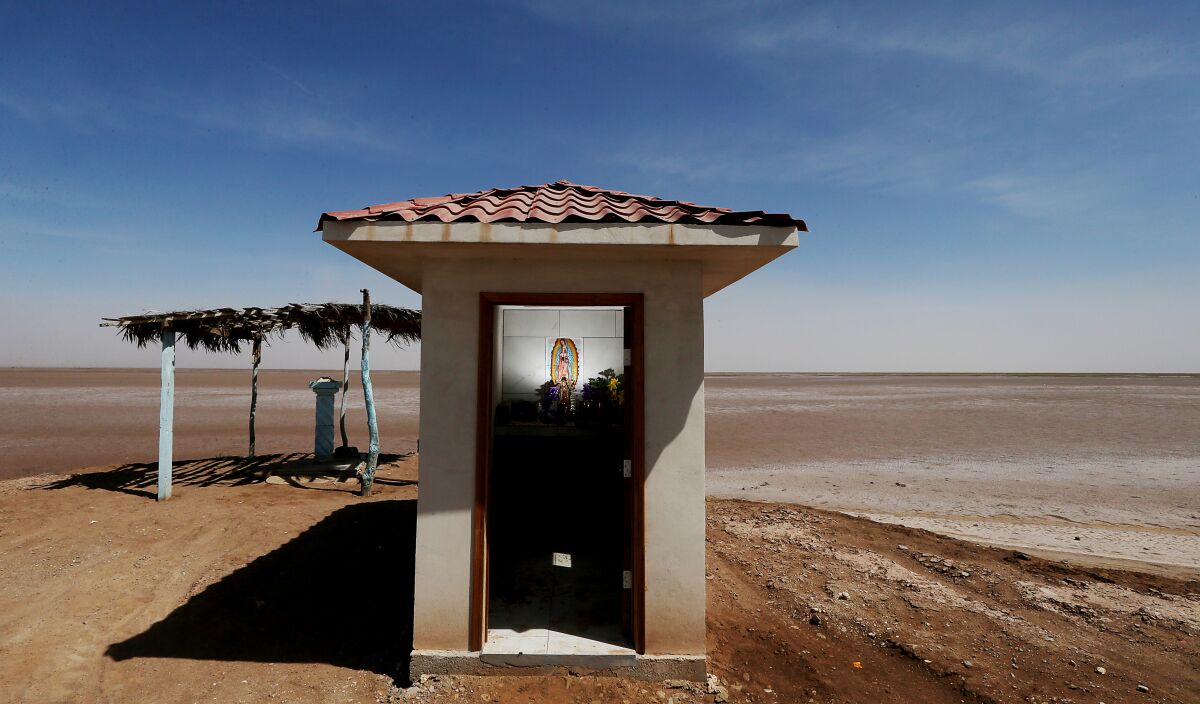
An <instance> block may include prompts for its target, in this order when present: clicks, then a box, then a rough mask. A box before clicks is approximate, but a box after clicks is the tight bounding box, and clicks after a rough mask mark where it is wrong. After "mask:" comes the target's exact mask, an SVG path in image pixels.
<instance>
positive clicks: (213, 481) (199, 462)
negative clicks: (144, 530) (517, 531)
mask: <svg viewBox="0 0 1200 704" xmlns="http://www.w3.org/2000/svg"><path fill="white" fill-rule="evenodd" d="M410 455H411V453H406V454H394V453H380V455H379V466H380V467H384V466H386V465H388V464H391V463H393V462H397V461H400V460H402V459H405V458H406V457H409V456H410ZM312 462H313V455H312V454H311V453H302V452H292V453H282V454H271V455H259V456H257V457H233V456H229V457H208V458H204V459H194V460H178V461H176V462H174V463H173V464H172V465H171V483H172V485H173V486H241V485H243V484H254V483H257V482H261V481H263V480H264V479H266V477H267V476H268V475H271V474H287V473H289V472H292V471H296V470H301V469H304V468H306V467H309V466H311V464H312ZM375 483H376V484H381V485H392V486H403V485H406V484H413V483H414V482H411V481H406V480H401V479H390V478H388V477H382V476H378V475H377V476H376V477H375ZM157 484H158V463H156V462H132V463H129V464H123V465H121V466H119V467H115V468H113V469H110V470H105V471H102V472H83V473H79V474H72V475H70V476H69V477H64V478H62V479H56V480H54V481H52V482H49V483H47V484H45V485H43V486H41V487H39V488H41V489H67V488H70V487H83V488H85V489H102V490H105V491H118V492H121V493H124V494H133V495H134V496H145V497H149V498H155V497H157V495H158V494H157V488H156V487H157ZM293 485H294V486H297V487H300V488H304V489H316V490H323V491H348V492H356V491H358V482H357V481H350V482H343V483H340V484H338V485H334V486H333V487H328V486H313V485H307V484H303V483H299V482H294V483H293Z"/></svg>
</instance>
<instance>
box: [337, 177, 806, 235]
mask: <svg viewBox="0 0 1200 704" xmlns="http://www.w3.org/2000/svg"><path fill="white" fill-rule="evenodd" d="M330 220H332V221H345V220H368V221H373V220H404V221H406V222H417V221H421V220H440V221H441V222H445V223H449V222H456V221H478V222H489V223H490V222H507V221H515V222H546V223H562V222H598V221H603V222H629V223H636V222H662V223H707V224H713V223H715V224H720V225H770V226H776V227H795V228H797V229H799V230H802V231H807V230H808V227H807V226H805V224H804V221H803V220H800V219H798V218H793V217H792V216H791V215H788V214H786V213H765V212H763V211H761V210H745V211H735V210H731V209H729V208H718V207H713V206H706V205H697V204H696V203H692V202H690V201H681V200H667V199H664V198H657V197H655V196H644V195H635V194H632V193H626V192H624V191H613V190H608V189H604V188H597V187H596V186H585V185H582V184H578V183H572V182H570V181H565V180H563V181H555V182H554V183H546V184H542V185H539V186H518V187H516V188H491V189H488V190H484V191H478V192H475V193H451V194H448V195H444V196H434V197H428V198H412V199H410V200H405V201H398V202H395V203H384V204H381V205H372V206H368V207H367V208H363V209H360V210H345V211H337V212H329V213H323V214H322V215H321V219H320V222H318V224H317V229H318V230H320V229H322V228H323V226H324V224H325V222H326V221H330Z"/></svg>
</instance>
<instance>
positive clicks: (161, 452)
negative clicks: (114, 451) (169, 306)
mask: <svg viewBox="0 0 1200 704" xmlns="http://www.w3.org/2000/svg"><path fill="white" fill-rule="evenodd" d="M174 423H175V331H174V330H172V329H170V328H168V327H164V328H163V331H162V395H161V397H160V398H159V405H158V500H159V501H166V500H167V499H169V498H171V461H172V459H173V458H172V455H173V454H174V452H173V451H174V441H175V430H174Z"/></svg>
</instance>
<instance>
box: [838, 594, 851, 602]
mask: <svg viewBox="0 0 1200 704" xmlns="http://www.w3.org/2000/svg"><path fill="white" fill-rule="evenodd" d="M838 598H839V599H841V600H842V601H845V600H847V599H849V598H850V592H840V593H838Z"/></svg>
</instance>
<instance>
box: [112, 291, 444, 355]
mask: <svg viewBox="0 0 1200 704" xmlns="http://www.w3.org/2000/svg"><path fill="white" fill-rule="evenodd" d="M103 320H104V322H102V323H100V325H101V326H105V327H118V328H120V329H121V336H122V337H123V338H124V339H126V340H128V341H129V342H132V343H134V344H136V345H137V346H138V347H145V346H146V345H148V344H151V343H155V342H158V341H159V340H161V339H162V333H163V330H164V329H170V330H174V331H175V334H176V336H180V335H182V336H183V338H184V341H185V343H186V344H187V346H188V347H189V348H190V349H193V350H194V349H197V348H204V349H205V350H207V351H209V352H235V353H236V352H240V351H241V343H242V342H246V341H249V340H254V339H255V338H259V339H266V338H267V337H269V336H271V335H277V336H282V335H283V333H284V331H286V330H290V329H293V328H294V329H296V330H297V331H299V333H300V336H301V337H303V338H304V339H305V340H307V341H308V342H311V343H312V344H313V345H315V346H316V347H317V349H322V350H323V349H328V348H330V347H335V346H337V345H340V344H342V343H343V341H344V340H346V339H348V338H349V337H350V335H351V333H352V332H353V330H354V328H355V327H358V326H360V325H362V322H363V307H362V306H361V305H359V304H355V303H289V304H288V305H285V306H281V307H279V308H215V309H212V310H187V311H174V312H171V313H147V314H144V315H130V316H126V317H123V318H104V319H103ZM371 328H372V329H374V330H376V331H378V332H380V333H382V334H383V335H384V336H385V337H386V339H387V341H388V342H390V343H392V344H394V345H397V346H399V345H402V344H405V343H409V342H415V341H417V340H419V339H421V312H420V311H416V310H410V309H408V308H396V307H394V306H386V305H381V304H372V305H371Z"/></svg>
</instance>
